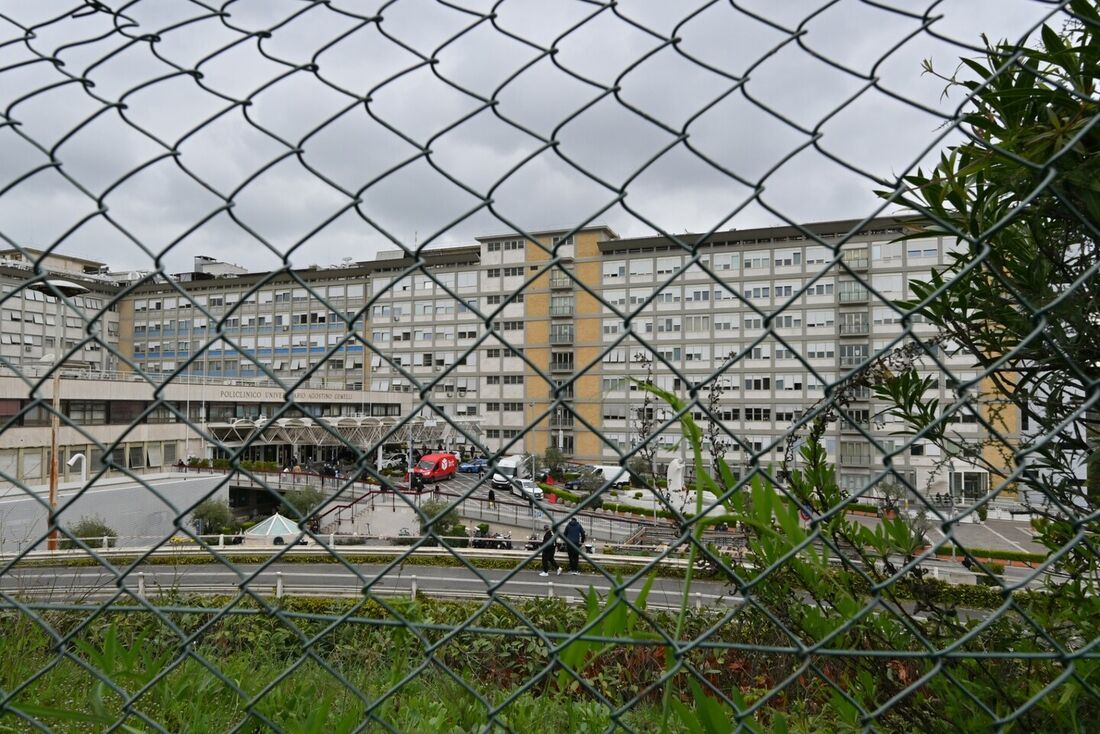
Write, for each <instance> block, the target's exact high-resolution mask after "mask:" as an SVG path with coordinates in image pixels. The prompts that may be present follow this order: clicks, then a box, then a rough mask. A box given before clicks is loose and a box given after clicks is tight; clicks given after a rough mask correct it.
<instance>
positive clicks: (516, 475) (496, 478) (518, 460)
mask: <svg viewBox="0 0 1100 734" xmlns="http://www.w3.org/2000/svg"><path fill="white" fill-rule="evenodd" d="M527 478H528V477H527V462H526V461H525V460H524V458H523V457H522V456H505V457H503V458H501V459H499V460H497V464H496V466H495V467H493V475H492V476H491V477H490V478H489V481H490V483H492V485H493V489H507V490H509V491H511V489H512V480H513V479H517V480H518V479H527Z"/></svg>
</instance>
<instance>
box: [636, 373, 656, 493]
mask: <svg viewBox="0 0 1100 734" xmlns="http://www.w3.org/2000/svg"><path fill="white" fill-rule="evenodd" d="M634 363H635V364H637V365H638V367H640V368H641V369H642V370H643V371H644V372H645V377H644V379H642V380H637V381H636V382H638V384H640V385H641V386H642V388H643V389H642V404H641V406H640V407H638V408H635V409H634V414H633V415H632V416H630V425H631V426H632V428H633V430H634V445H635V446H637V447H638V451H637V453H636V454H635V456H637V457H638V458H640V459H641V460H642V462H644V463H643V464H642V465H641V467H642V469H643V472H638V470H637V469H636V468H634V469H632V471H634V472H635V474H636V475H637V474H640V473H644V474H645V475H646V477H644V478H645V479H647V480H649V481H651V480H652V478H653V476H654V475H655V474H656V459H657V441H656V438H655V437H654V435H653V431H654V429H655V428H656V427H657V426H658V425H659V417H658V410H657V409H656V408H655V407H654V400H653V395H652V393H651V392H650V391H649V390H647V389H645V388H646V386H649V385H653V359H652V358H651V357H650V356H649V355H648V354H646V353H645V352H638V353H636V354H635V355H634ZM635 466H637V465H635Z"/></svg>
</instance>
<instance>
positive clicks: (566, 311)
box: [550, 303, 576, 316]
mask: <svg viewBox="0 0 1100 734" xmlns="http://www.w3.org/2000/svg"><path fill="white" fill-rule="evenodd" d="M575 311H576V309H575V308H574V307H573V304H572V303H570V304H569V305H568V306H551V307H550V315H551V316H572V315H573V313H574V312H575Z"/></svg>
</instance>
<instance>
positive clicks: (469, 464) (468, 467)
mask: <svg viewBox="0 0 1100 734" xmlns="http://www.w3.org/2000/svg"><path fill="white" fill-rule="evenodd" d="M488 468H489V461H488V459H486V458H485V457H483V456H479V457H477V458H476V459H470V460H469V461H464V462H462V463H461V464H459V465H458V470H459V471H460V472H462V473H463V474H479V473H481V472H483V471H487V470H488Z"/></svg>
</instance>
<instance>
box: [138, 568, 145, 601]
mask: <svg viewBox="0 0 1100 734" xmlns="http://www.w3.org/2000/svg"><path fill="white" fill-rule="evenodd" d="M137 577H138V598H139V599H144V598H145V572H144V571H138V575H137Z"/></svg>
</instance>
